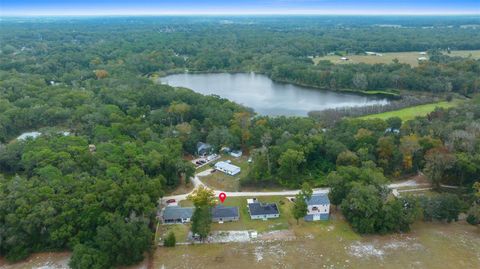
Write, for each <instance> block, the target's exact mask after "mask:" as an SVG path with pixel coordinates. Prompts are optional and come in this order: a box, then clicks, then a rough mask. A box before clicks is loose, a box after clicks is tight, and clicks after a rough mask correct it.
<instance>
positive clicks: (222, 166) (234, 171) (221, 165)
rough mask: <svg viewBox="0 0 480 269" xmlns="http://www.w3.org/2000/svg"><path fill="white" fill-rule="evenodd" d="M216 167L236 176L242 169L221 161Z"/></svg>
mask: <svg viewBox="0 0 480 269" xmlns="http://www.w3.org/2000/svg"><path fill="white" fill-rule="evenodd" d="M215 169H217V170H219V171H222V172H224V173H225V174H227V175H230V176H234V175H236V174H238V173H240V171H241V169H240V167H238V166H236V165H233V164H230V163H227V162H224V161H221V162H218V163H216V164H215Z"/></svg>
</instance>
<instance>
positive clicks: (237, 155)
mask: <svg viewBox="0 0 480 269" xmlns="http://www.w3.org/2000/svg"><path fill="white" fill-rule="evenodd" d="M230 156H232V157H235V158H240V157H242V151H241V150H233V151H231V152H230Z"/></svg>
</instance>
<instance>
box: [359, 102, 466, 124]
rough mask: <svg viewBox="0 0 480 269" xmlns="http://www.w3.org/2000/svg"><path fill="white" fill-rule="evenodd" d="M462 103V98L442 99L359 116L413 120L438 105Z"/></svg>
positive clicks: (445, 105)
mask: <svg viewBox="0 0 480 269" xmlns="http://www.w3.org/2000/svg"><path fill="white" fill-rule="evenodd" d="M460 103H461V101H460V100H453V101H451V102H447V101H442V102H438V103H433V104H425V105H419V106H412V107H407V108H403V109H400V110H394V111H389V112H384V113H379V114H371V115H366V116H362V117H359V118H360V119H364V120H366V119H383V120H385V119H388V118H392V117H400V118H401V119H402V120H404V121H406V120H412V119H414V118H415V117H419V116H425V115H427V114H428V113H430V112H432V111H434V110H435V108H436V107H442V108H450V107H454V106H457V105H459V104H460Z"/></svg>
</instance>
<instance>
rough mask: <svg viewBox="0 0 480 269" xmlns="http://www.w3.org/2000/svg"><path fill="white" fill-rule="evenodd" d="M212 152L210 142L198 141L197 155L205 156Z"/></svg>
mask: <svg viewBox="0 0 480 269" xmlns="http://www.w3.org/2000/svg"><path fill="white" fill-rule="evenodd" d="M212 152H213V147H212V146H211V145H210V144H207V143H203V142H198V143H197V155H198V156H205V155H208V154H210V153H212Z"/></svg>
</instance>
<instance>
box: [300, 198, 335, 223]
mask: <svg viewBox="0 0 480 269" xmlns="http://www.w3.org/2000/svg"><path fill="white" fill-rule="evenodd" d="M306 202H307V209H308V212H307V215H306V216H305V217H304V218H303V219H304V220H305V221H318V220H328V217H329V214H330V200H329V199H328V194H327V193H314V194H312V197H310V199H308V200H307V201H306Z"/></svg>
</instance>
